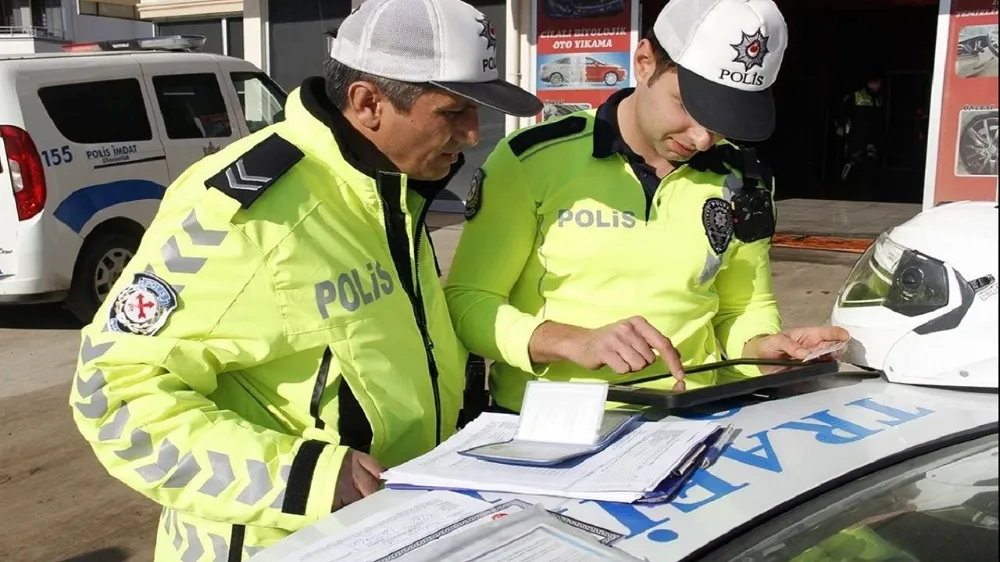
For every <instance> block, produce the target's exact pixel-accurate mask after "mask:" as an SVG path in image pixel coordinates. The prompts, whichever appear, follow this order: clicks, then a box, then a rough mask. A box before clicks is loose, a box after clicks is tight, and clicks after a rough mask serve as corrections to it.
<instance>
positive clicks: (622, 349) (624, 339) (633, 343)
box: [614, 331, 656, 371]
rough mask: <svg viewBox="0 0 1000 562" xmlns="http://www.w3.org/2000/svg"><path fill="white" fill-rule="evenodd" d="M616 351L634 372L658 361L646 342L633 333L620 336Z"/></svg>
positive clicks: (616, 343)
mask: <svg viewBox="0 0 1000 562" xmlns="http://www.w3.org/2000/svg"><path fill="white" fill-rule="evenodd" d="M614 349H615V351H616V352H617V353H618V355H620V356H621V358H622V359H624V360H625V362H626V363H628V364H629V367H630V368H631V369H632V370H633V371H641V370H642V369H645V368H646V367H647V366H648V365H651V364H652V363H653V361H655V360H656V356H655V355H653V350H652V349H650V347H649V345H648V344H647V343H646V340H644V339H642V337H640V336H639V334H636V333H635V332H633V331H629V332H627V333H623V334H620V335H619V336H618V338H617V341H616V342H615V348H614Z"/></svg>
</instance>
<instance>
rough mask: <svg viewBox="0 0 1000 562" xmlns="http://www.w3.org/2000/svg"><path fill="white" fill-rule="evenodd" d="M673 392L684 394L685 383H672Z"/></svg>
mask: <svg viewBox="0 0 1000 562" xmlns="http://www.w3.org/2000/svg"><path fill="white" fill-rule="evenodd" d="M673 390H674V392H684V391H685V390H687V383H686V382H684V381H682V380H680V381H677V382H675V383H674V389H673Z"/></svg>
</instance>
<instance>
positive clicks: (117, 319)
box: [108, 273, 177, 336]
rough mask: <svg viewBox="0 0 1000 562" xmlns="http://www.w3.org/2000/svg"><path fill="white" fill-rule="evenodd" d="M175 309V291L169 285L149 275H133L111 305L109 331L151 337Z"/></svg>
mask: <svg viewBox="0 0 1000 562" xmlns="http://www.w3.org/2000/svg"><path fill="white" fill-rule="evenodd" d="M176 309H177V291H175V290H174V288H173V287H171V286H170V284H169V283H167V282H165V281H163V280H162V279H160V278H159V277H157V276H155V275H153V274H151V273H136V274H135V276H134V277H133V278H132V283H130V284H128V285H126V286H125V288H123V289H122V290H121V291H119V292H118V295H117V296H115V300H114V302H113V303H112V304H111V309H110V310H109V312H108V330H109V331H112V332H119V333H125V334H135V335H137V336H153V335H156V333H157V332H159V331H160V329H161V328H163V325H164V324H166V323H167V318H169V317H170V315H171V314H173V312H174V310H176Z"/></svg>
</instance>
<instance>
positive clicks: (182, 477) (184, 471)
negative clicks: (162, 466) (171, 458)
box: [163, 452, 201, 488]
mask: <svg viewBox="0 0 1000 562" xmlns="http://www.w3.org/2000/svg"><path fill="white" fill-rule="evenodd" d="M199 472H201V465H199V464H198V460H197V459H195V458H194V455H193V454H192V453H191V452H187V453H185V454H184V456H183V457H181V463H180V464H179V465H178V466H177V470H175V471H174V473H173V474H171V475H170V478H168V479H167V481H166V482H164V483H163V487H164V488H183V487H184V486H187V485H188V484H190V483H191V481H192V480H194V477H195V476H198V473H199Z"/></svg>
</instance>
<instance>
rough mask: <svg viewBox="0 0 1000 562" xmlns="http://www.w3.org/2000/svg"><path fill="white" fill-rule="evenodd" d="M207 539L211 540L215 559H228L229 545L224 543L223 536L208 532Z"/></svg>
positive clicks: (219, 560)
mask: <svg viewBox="0 0 1000 562" xmlns="http://www.w3.org/2000/svg"><path fill="white" fill-rule="evenodd" d="M208 538H209V540H211V541H212V552H213V553H215V560H216V561H218V562H225V561H226V560H228V559H229V545H227V544H226V539H225V537H220V536H219V535H214V534H212V533H208Z"/></svg>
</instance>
